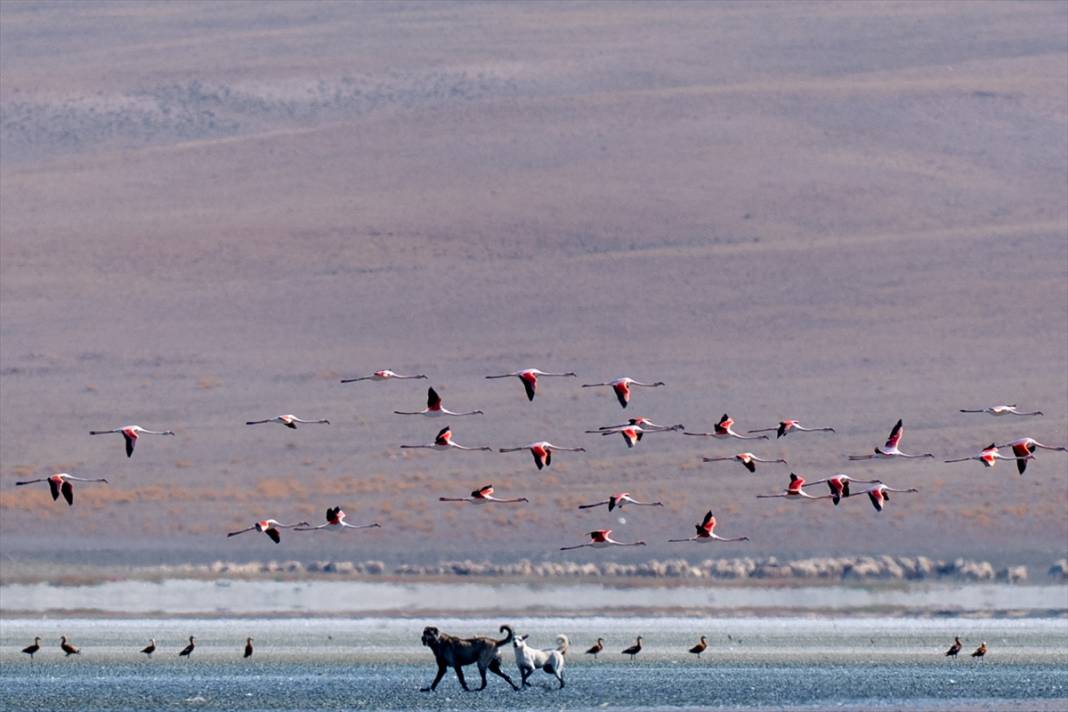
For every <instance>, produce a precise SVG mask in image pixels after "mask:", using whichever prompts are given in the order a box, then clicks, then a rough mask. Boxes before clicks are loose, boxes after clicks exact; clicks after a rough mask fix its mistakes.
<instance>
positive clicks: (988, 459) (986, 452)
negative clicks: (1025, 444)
mask: <svg viewBox="0 0 1068 712" xmlns="http://www.w3.org/2000/svg"><path fill="white" fill-rule="evenodd" d="M1034 457H1035V456H1034V455H1032V454H1030V453H1028V454H1027V455H1025V456H1024V457H1023V459H1024V460H1033V459H1034ZM1019 459H1020V457H1018V456H1016V455H1013V456H1012V457H1006V456H1005V455H1002V454H1001V453H1000V452H998V446H997V445H995V444H994V443H990V444H989V445H987V446H986V447H984V448H983V449H982V450H980V451H979V453H978V454H977V455H972V456H971V457H957V458H954V459H952V460H946V461H945V462H968V461H970V460H978V461H979V462H981V463H983V464H984V465H985V466H987V467H993V466H994V465H996V464H998V460H1019Z"/></svg>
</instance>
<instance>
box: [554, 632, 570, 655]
mask: <svg viewBox="0 0 1068 712" xmlns="http://www.w3.org/2000/svg"><path fill="white" fill-rule="evenodd" d="M570 647H571V641H570V640H568V639H567V636H566V635H558V636H556V652H558V653H560V654H561V655H567V650H568V648H570Z"/></svg>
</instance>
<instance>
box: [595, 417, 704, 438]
mask: <svg viewBox="0 0 1068 712" xmlns="http://www.w3.org/2000/svg"><path fill="white" fill-rule="evenodd" d="M629 425H637V426H640V427H641V428H643V429H644V430H645V432H647V433H649V432H652V431H654V430H683V429H684V428H685V427H686V426H685V425H683V424H682V423H679V424H678V425H657V424H656V423H654V422H653V421H651V420H649V419H648V418H643V417H641V416H638V417H635V418H627V422H625V423H620V424H619V425H602V426H601V427H599V428H597V429H598V430H607V431H609V433H606V435H607V434H610V433H612V432H617V431H618V430H619V429H620V428H626V427H627V426H629Z"/></svg>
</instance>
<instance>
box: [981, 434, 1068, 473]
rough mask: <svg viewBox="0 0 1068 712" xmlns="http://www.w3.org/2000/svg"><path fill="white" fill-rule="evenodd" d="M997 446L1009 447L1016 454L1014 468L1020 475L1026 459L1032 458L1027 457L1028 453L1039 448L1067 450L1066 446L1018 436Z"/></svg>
mask: <svg viewBox="0 0 1068 712" xmlns="http://www.w3.org/2000/svg"><path fill="white" fill-rule="evenodd" d="M997 447H999V448H1002V447H1011V448H1012V453H1013V454H1014V455H1016V469H1017V470H1019V471H1020V474H1021V475H1022V474H1023V473H1024V470H1026V469H1027V461H1028V460H1030V459H1034V458H1033V457H1028V455H1032V456H1033V455H1034V454H1035V453H1036V452H1038V451H1039V450H1054V451H1056V452H1068V447H1060V446H1056V445H1043V444H1042V443H1040V442H1039V441H1037V440H1035V439H1034V438H1018V439H1016V440H1013V441H1012V442H1010V443H1005V444H1004V445H998V446H997Z"/></svg>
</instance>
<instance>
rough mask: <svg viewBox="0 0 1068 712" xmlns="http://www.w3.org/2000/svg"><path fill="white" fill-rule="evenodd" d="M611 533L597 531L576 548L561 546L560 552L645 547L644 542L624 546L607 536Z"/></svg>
mask: <svg viewBox="0 0 1068 712" xmlns="http://www.w3.org/2000/svg"><path fill="white" fill-rule="evenodd" d="M611 533H612V530H611V529H597V530H596V531H592V532H590V533H589V537H590V540H589V542H587V543H585V544H579V545H578V546H561V547H560V551H570V550H571V549H582V548H584V547H587V546H588V547H590V548H591V549H607V548H608V547H610V546H645V542H644V541H635V542H631V543H629V544H624V543H623V542H621V541H616V540H615V539H613V538H612V537H610V536H609V534H611Z"/></svg>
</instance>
